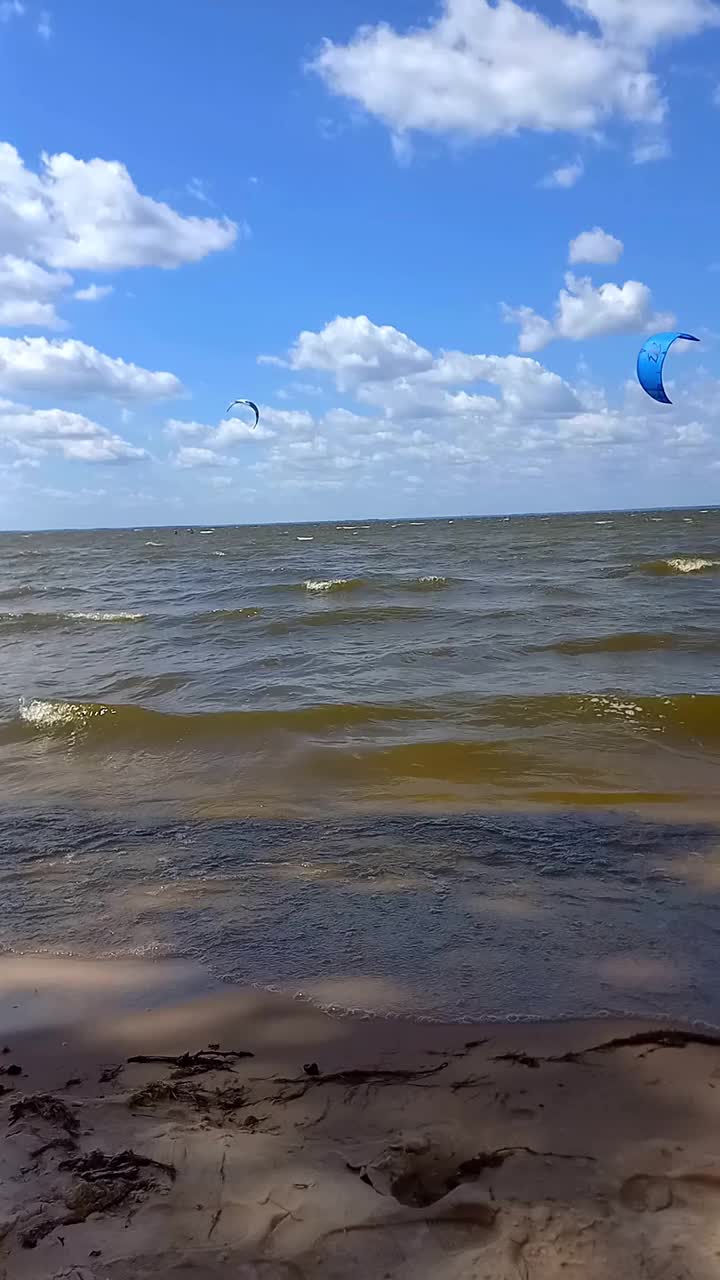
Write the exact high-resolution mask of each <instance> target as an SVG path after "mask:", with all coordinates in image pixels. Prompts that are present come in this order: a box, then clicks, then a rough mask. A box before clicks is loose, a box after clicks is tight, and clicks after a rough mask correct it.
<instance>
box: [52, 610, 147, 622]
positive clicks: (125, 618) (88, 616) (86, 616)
mask: <svg viewBox="0 0 720 1280" xmlns="http://www.w3.org/2000/svg"><path fill="white" fill-rule="evenodd" d="M65 616H66V617H68V618H72V619H73V620H74V621H75V622H140V621H141V620H142V619H143V618H144V617H145V614H144V613H112V612H110V611H109V610H103V609H88V610H87V612H77V613H68V614H66V615H65Z"/></svg>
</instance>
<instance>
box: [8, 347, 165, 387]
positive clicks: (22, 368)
mask: <svg viewBox="0 0 720 1280" xmlns="http://www.w3.org/2000/svg"><path fill="white" fill-rule="evenodd" d="M0 388H2V389H3V390H6V391H30V392H38V393H40V394H45V395H50V394H55V393H57V394H64V395H69V396H75V395H102V396H111V397H113V398H115V399H118V400H164V399H169V398H172V397H173V396H178V395H180V394H181V392H182V384H181V383H180V382H179V381H178V379H177V378H176V377H175V375H174V374H172V373H162V372H151V371H150V370H148V369H143V368H141V367H140V366H139V365H136V364H128V363H127V361H125V360H121V359H118V358H114V357H112V356H106V355H104V354H103V353H102V352H101V351H97V350H96V348H95V347H89V346H87V344H86V343H84V342H78V341H76V340H75V339H67V340H65V341H59V340H54V341H50V340H48V339H47V338H0Z"/></svg>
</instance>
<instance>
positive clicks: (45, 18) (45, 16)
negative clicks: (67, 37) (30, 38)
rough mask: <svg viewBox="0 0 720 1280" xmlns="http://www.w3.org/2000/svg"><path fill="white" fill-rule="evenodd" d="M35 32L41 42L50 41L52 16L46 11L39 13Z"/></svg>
mask: <svg viewBox="0 0 720 1280" xmlns="http://www.w3.org/2000/svg"><path fill="white" fill-rule="evenodd" d="M36 30H37V33H38V35H39V36H40V38H41V39H42V40H50V39H52V33H53V28H52V15H51V14H50V12H49V11H48V10H47V9H42V10H41V11H40V17H39V18H38V23H37V28H36Z"/></svg>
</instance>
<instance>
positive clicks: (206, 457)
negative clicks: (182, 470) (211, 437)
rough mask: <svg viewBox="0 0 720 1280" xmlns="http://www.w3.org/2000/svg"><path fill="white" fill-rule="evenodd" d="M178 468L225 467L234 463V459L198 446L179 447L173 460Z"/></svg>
mask: <svg viewBox="0 0 720 1280" xmlns="http://www.w3.org/2000/svg"><path fill="white" fill-rule="evenodd" d="M173 461H174V462H175V464H176V466H178V467H227V466H232V465H234V463H235V459H234V458H225V457H223V456H222V455H221V454H219V453H214V452H213V450H212V449H205V448H202V447H201V446H200V445H189V444H188V445H181V447H180V448H179V449H178V451H177V453H176V454H175V457H174V459H173Z"/></svg>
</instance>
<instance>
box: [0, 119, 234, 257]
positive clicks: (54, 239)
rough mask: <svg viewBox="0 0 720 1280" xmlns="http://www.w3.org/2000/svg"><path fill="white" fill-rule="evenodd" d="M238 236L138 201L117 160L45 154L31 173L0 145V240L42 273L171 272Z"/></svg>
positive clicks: (227, 227) (214, 222) (208, 221)
mask: <svg viewBox="0 0 720 1280" xmlns="http://www.w3.org/2000/svg"><path fill="white" fill-rule="evenodd" d="M237 232H238V228H237V226H236V225H235V223H233V222H230V221H229V220H228V219H226V218H198V217H183V216H182V215H181V214H179V213H176V212H175V210H174V209H172V208H171V207H170V206H169V205H168V204H165V203H163V202H162V201H159V200H153V199H152V198H151V197H150V196H145V195H142V194H141V193H140V192H139V191H138V189H137V187H136V186H135V183H134V182H133V180H132V178H131V177H130V174H129V173H128V171H127V169H126V167H125V165H123V164H121V163H120V162H119V161H116V160H112V161H109V160H100V159H97V158H96V159H92V160H78V159H76V158H75V156H72V155H69V154H68V153H67V152H63V153H60V154H57V155H47V154H44V155H43V156H42V163H41V167H40V170H39V171H38V172H35V171H34V170H32V169H30V168H28V167H27V166H26V165H25V163H24V161H23V160H22V158H21V156H20V154H19V153H18V151H17V150H16V148H15V147H13V146H11V145H10V143H7V142H4V143H0V241H1V242H2V243H3V244H5V245H7V246H8V248H9V249H10V250H11V252H14V253H17V254H20V255H21V256H24V257H28V258H31V259H33V260H34V261H38V262H43V263H45V265H47V266H50V267H58V268H67V269H69V270H81V269H83V270H90V271H118V270H120V269H121V268H125V267H177V266H179V265H180V264H181V263H184V262H197V261H198V260H199V259H201V258H204V257H206V256H207V255H208V254H209V253H213V252H216V251H217V250H221V249H227V248H229V246H230V245H231V244H233V242H234V241H235V239H236V237H237Z"/></svg>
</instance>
